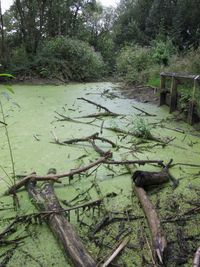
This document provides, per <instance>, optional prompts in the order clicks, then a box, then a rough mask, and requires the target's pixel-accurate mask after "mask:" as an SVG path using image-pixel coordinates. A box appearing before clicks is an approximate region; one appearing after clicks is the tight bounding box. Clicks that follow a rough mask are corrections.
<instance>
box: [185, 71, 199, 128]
mask: <svg viewBox="0 0 200 267" xmlns="http://www.w3.org/2000/svg"><path fill="white" fill-rule="evenodd" d="M198 78H199V75H198V76H196V77H195V78H194V87H193V92H192V99H191V101H190V103H189V110H188V118H187V121H188V123H189V124H190V125H192V124H193V117H194V107H195V93H196V88H197V86H198Z"/></svg>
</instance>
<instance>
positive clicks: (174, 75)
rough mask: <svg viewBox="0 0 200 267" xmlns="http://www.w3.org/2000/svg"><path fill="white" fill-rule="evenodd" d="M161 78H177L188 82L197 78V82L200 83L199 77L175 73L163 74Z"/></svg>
mask: <svg viewBox="0 0 200 267" xmlns="http://www.w3.org/2000/svg"><path fill="white" fill-rule="evenodd" d="M160 76H162V77H168V78H172V77H175V78H180V79H186V80H194V79H195V78H197V80H199V81H200V76H199V75H187V74H182V73H175V72H161V73H160Z"/></svg>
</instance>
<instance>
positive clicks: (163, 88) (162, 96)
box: [159, 76, 167, 106]
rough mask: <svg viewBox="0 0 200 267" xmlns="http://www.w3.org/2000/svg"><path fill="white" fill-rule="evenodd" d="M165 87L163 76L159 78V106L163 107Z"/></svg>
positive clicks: (165, 93)
mask: <svg viewBox="0 0 200 267" xmlns="http://www.w3.org/2000/svg"><path fill="white" fill-rule="evenodd" d="M165 85H166V79H165V76H160V89H161V92H160V103H159V106H162V105H165V104H166V95H167V91H166V90H165V89H166V88H165Z"/></svg>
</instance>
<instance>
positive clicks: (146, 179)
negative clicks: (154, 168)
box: [132, 170, 170, 187]
mask: <svg viewBox="0 0 200 267" xmlns="http://www.w3.org/2000/svg"><path fill="white" fill-rule="evenodd" d="M132 179H133V181H134V183H135V185H136V186H140V187H145V186H150V185H159V184H163V183H166V182H168V181H169V179H170V177H169V173H168V172H167V171H165V170H163V171H161V172H148V171H135V172H134V174H133V176H132Z"/></svg>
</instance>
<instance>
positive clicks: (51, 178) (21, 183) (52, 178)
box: [5, 154, 110, 195]
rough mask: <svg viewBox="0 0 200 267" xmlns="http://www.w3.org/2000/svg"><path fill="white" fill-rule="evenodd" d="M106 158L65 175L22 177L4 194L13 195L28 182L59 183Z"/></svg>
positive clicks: (104, 158)
mask: <svg viewBox="0 0 200 267" xmlns="http://www.w3.org/2000/svg"><path fill="white" fill-rule="evenodd" d="M108 157H110V155H109V154H108V155H106V156H105V157H101V158H99V159H98V160H96V161H94V162H92V163H90V164H89V165H87V166H85V167H80V168H76V169H72V170H71V171H68V172H65V173H60V174H59V173H58V174H55V175H53V174H49V175H46V176H37V175H36V174H35V173H34V174H30V175H28V176H26V177H24V178H23V179H21V180H20V181H18V182H16V184H15V185H13V186H12V187H10V188H9V189H8V190H7V191H6V192H5V194H6V195H9V194H14V193H16V191H17V190H18V189H20V188H21V187H23V186H24V185H25V184H26V183H27V182H29V181H53V182H59V183H60V181H59V179H60V178H64V177H73V176H74V175H76V174H79V173H82V172H85V171H87V170H89V169H91V168H93V167H94V166H97V165H99V164H101V163H103V162H104V161H105V160H106V159H107V158H108Z"/></svg>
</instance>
